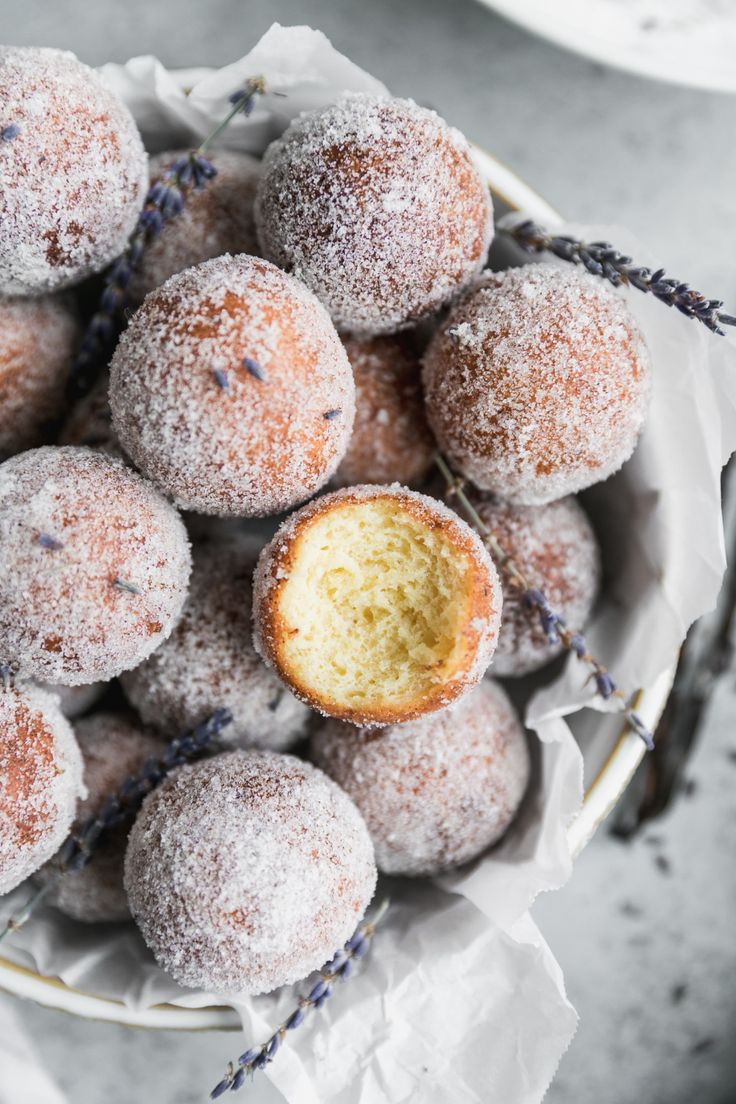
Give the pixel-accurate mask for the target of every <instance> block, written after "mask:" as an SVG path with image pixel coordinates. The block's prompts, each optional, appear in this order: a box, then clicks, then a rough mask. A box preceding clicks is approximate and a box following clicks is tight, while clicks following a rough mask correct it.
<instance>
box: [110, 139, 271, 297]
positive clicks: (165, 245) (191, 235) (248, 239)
mask: <svg viewBox="0 0 736 1104" xmlns="http://www.w3.org/2000/svg"><path fill="white" fill-rule="evenodd" d="M188 153H189V151H188V150H172V151H169V152H168V153H159V154H158V155H157V156H156V157H152V158H151V162H150V170H151V180H152V181H153V180H157V179H158V178H159V177H160V176H161V173H162V172H163V171H164V170H165V169H167V168H168V167H169V166H170V165H171V164H173V162H175V161H177V160H179V159H180V158H182V157H187V156H188ZM208 156H209V160H210V161H211V162H212V164H213V165H214V166H215V168H216V169H217V176H215V177H214V178H213V179H212V180H210V181H208V183H207V184H206V185H205V187H204V188H202V189H201V190H200V191H194V190H191V191H189V192H188V193H187V198H186V203H185V205H184V210H183V211H182V212H181V214H180V215H178V216H177V217H176V218H175V219H172V220H171V222H169V223H168V224H167V226H166V229H165V232H164V233H163V234H160V235H159V237H158V238H156V240H155V241H153V242H152V243H151V244H150V245H149V246H147V247H146V251H145V253H144V254H143V259H142V262H141V264H140V266H139V267H138V269H137V270H136V271H135V272H134V273H133V278H132V280H131V281H130V285H129V287H128V294H129V297H130V301H131V302H132V303H141V302H142V301H143V299H144V297H145V296H146V295H147V294H148V292H149V291H152V290H153V288H157V287H159V286H160V285H161V284H163V283H165V281H166V280H168V278H169V276H173V275H174V274H175V273H177V272H182V271H183V270H184V269H185V268H191V267H192V265H197V264H200V263H201V262H202V261H206V260H209V259H210V257H219V256H221V254H223V253H257V252H258V239H257V238H256V229H255V223H254V218H253V201H254V200H255V194H256V184H257V183H258V174H259V172H260V162H259V161H256V159H255V158H254V157H249V156H248V154H246V153H236V152H235V151H233V150H215V151H214V152H213V153H212V154H211V155H208Z"/></svg>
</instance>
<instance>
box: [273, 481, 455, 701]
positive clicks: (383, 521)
mask: <svg viewBox="0 0 736 1104" xmlns="http://www.w3.org/2000/svg"><path fill="white" fill-rule="evenodd" d="M295 552H296V554H295V556H294V560H293V563H292V565H291V567H290V569H289V577H288V580H287V581H286V582H285V584H284V586H283V588H282V590H281V596H280V601H279V614H280V619H281V624H282V628H283V633H284V635H283V650H282V655H283V658H284V660H285V662H286V663H287V664H288V666H289V669H290V671H291V673H292V676H293V677H294V678H295V681H296V682H297V683H298V684H300V685H301V688H302V689H303V690H305V691H307V692H309V693H310V694H312V695H316V696H317V697H318V698H319V699H320V700H322V701H324V702H325V703H328V702H332V703H333V704H334V705H337V706H339V707H341V708H344V709H366V708H371V707H372V706H379V707H392V706H393V707H398V706H401V705H402V704H406V703H416V704H420V703H421V702H422V700H424V699H426V698H427V697H429V696H431V695H436V693H437V688H438V686H441V685H443V684H445V683H446V682H447V681H448V680H449V679H451V678H452V677H453V675H454V674H455V673H456V672H457V671H458V669H459V668H461V666H463V661H464V659H465V649H464V647H463V640H464V635H463V628H464V627H465V626H466V625H467V620H468V616H469V613H468V610H469V608H470V605H471V600H472V585H473V584H472V580H473V575H472V564H471V561H470V557H469V555H468V553H467V552H465V551H464V550H463V549H462V548H460V547H458V545H457V544H456V543H454V541H453V540H452V537H451V536H449V535H448V534H447V533H446V532H445V531H443V530H442V529H441V528H440V527H431V526H430V525H428V524H427V523H426V522H424V521H422V520H421V519H420V518H418V517H415V516H413V515H412V514H410V513H408V512H407V511H406V510H405V509H403V508H402V507H400V506H397V504H396V502H391V501H382V500H380V499H379V500H376V501H372V502H362V503H355V504H350V505H343V506H341V507H340V508H339V509H336V510H331V511H329V512H327V513H325V514H322V515H319V516H317V517H316V518H315V519H314V520H313V521H312V522H311V523H310V524H309V525H308V526H307V527H306V528H305V530H304V531H303V533H301V534H300V536H299V539H298V542H297V549H296V550H295Z"/></svg>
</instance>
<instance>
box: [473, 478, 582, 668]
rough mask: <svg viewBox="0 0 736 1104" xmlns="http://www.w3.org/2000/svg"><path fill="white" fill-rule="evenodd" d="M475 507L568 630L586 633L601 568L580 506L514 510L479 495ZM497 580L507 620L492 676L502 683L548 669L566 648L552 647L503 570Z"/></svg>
mask: <svg viewBox="0 0 736 1104" xmlns="http://www.w3.org/2000/svg"><path fill="white" fill-rule="evenodd" d="M473 504H474V506H475V508H476V510H477V511H478V513H479V515H480V517H481V519H482V521H483V522H484V523H485V524H486V525H487V526H488V528H489V529H490V530H492V532H493V533H494V534H495V536H496V537H497V539H498V541H499V543H500V544H501V547H502V548H503V550H504V552H505V553H506V554H507V555H508V556H510V557H511V560H512V561H513V563H514V564H515V565H516V567H517V568H519V570H520V571H521V572H522V574H523V575H524V576H525V577H526V579H527V580H528V582H529V585H530V586H533V587H538V588H539V589H540V590H542V591H543V592H544V595H545V597H546V599H547V601H548V602H549V604H550V606H551V607H552V609H553V610H555V612H556V613H559V614H560V616H562V617H563V618H564V621H565V624H566V625H567V626H568V627H569V628H570V629H573V630H577V629H584V628H585V625H586V622H587V620H588V617H589V616H590V612H591V609H592V608H593V603H594V602H595V598H596V595H597V593H598V587H599V584H600V576H601V564H600V553H599V550H598V542H597V540H596V536H595V533H594V531H593V527H592V525H591V524H590V522H589V520H588V518H587V515H586V513H585V511H584V510H583V508H582V506H580V504H579V503H578V502H577V500H576V499H575V498H572V497H568V498H562V499H559V501H557V502H548V503H546V504H545V505H543V506H514V505H512V504H511V503H508V502H502V501H500V500H499V499H496V498H493V497H492V496H490V495H481V494H475V495H474V496H473ZM499 574H500V575H501V579H502V581H503V615H502V617H501V630H500V632H499V634H498V644H497V646H496V652H495V655H494V657H493V673H494V675H498V676H499V677H501V678H504V677H511V676H517V675H527V674H530V673H531V672H532V671H538V670H539V669H540V668H541V667H544V666H545V665H546V664H547V663H550V662H551V661H552V660H553V659H554V658H555V656H557V655H559V654H560V652H561V651H562V650H563V647H564V646H563V644H562V643H561V642H560V643H559V644H550V642H549V640H548V639H547V637H546V635H545V633H544V630H543V629H542V626H541V624H540V621H539V618H538V617H537V616H535V614H534V612H533V611H532V610H530V609H529V606H528V604H527V602H526V601H525V599H524V596H523V594H522V593H521V592H520V590H519V588H518V586H515V585H514V582H513V580H512V579H511V577H510V575H509V573H508V571H507V569H506V568H505V567H504V566H503V565H499Z"/></svg>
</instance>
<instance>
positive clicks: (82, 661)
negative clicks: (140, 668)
mask: <svg viewBox="0 0 736 1104" xmlns="http://www.w3.org/2000/svg"><path fill="white" fill-rule="evenodd" d="M0 563H2V566H3V570H2V572H0V662H2V663H6V664H8V665H9V666H10V667H11V669H12V670H13V671H14V672H15V673H16V674H17V675H18V676H19V677H21V678H33V679H38V680H39V681H42V682H61V683H64V684H65V685H69V686H74V685H77V684H79V683H89V682H95V681H97V680H104V679H110V678H113V677H114V676H115V675H119V674H120V673H121V672H122V671H126V670H128V668H130V667H135V666H136V665H137V664H138V663H141V662H142V661H143V660H144V659H145V658H146V656H148V655H150V653H151V652H152V651H153V650H154V648H157V647H158V645H159V644H160V643H161V642H162V641H163V640H165V639H166V637H167V636H168V635H169V633H170V632H171V630H172V628H173V626H174V623H175V621H176V619H177V617H178V616H179V613H180V612H181V608H182V606H183V604H184V599H185V598H186V593H187V582H188V579H189V571H190V566H191V557H190V552H189V541H188V538H187V535H186V530H185V528H184V525H183V523H182V521H181V519H180V517H179V515H178V514H177V512H176V510H175V509H174V508H173V506H171V505H170V504H169V503H168V502H167V501H166V499H164V498H163V496H162V495H160V494H159V493H158V491H157V490H156V489H155V488H154V487H152V486H151V484H150V483H147V482H146V480H145V479H142V478H141V476H139V475H138V474H137V473H135V472H133V471H131V470H130V469H129V468H126V467H125V466H124V465H123V464H122V463H121V462H120V461H119V460H114V459H113V458H112V457H109V456H105V455H103V454H102V453H97V452H93V451H92V450H91V449H85V448H67V447H65V448H40V449H34V450H32V451H30V452H24V453H21V454H20V455H19V456H14V457H13V458H12V459H10V460H6V462H5V463H4V464H2V465H0Z"/></svg>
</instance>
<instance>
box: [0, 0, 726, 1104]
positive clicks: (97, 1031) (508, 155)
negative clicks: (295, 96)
mask: <svg viewBox="0 0 736 1104" xmlns="http://www.w3.org/2000/svg"><path fill="white" fill-rule="evenodd" d="M275 19H277V20H279V21H280V22H282V23H309V24H311V25H312V26H316V27H319V28H321V29H322V30H324V31H325V32H326V33H327V34H328V35H329V37H331V38H332V40H333V42H334V43H335V45H336V46H337V47H338V48H339V49H342V50H344V51H345V52H346V53H348V54H349V55H350V57H351V58H353V60H354V61H356V62H357V63H359V64H361V65H363V66H365V67H366V68H367V69H368V70H370V71H371V72H372V73H374V74H375V75H376V76H378V77H380V78H381V79H383V80H384V81H385V82H386V84H387V85H388V86H389V88H391V90H392V91H394V92H396V93H399V94H403V95H410V96H412V97H413V98H414V99H416V100H418V101H420V102H423V103H427V104H430V105H432V106H433V107H436V108H437V109H438V110H439V111H440V112H441V113H442V114H443V115H444V116H445V117H446V118H447V119H448V120H450V121H451V122H453V123H455V124H456V125H457V126H459V127H460V128H461V129H462V130H464V131H465V133H466V134H467V135H468V137H470V138H471V139H473V140H474V141H476V142H477V143H479V144H480V145H481V146H483V147H485V148H486V149H487V150H489V151H491V152H492V153H493V154H494V155H495V156H496V157H498V158H499V159H500V160H501V161H504V162H505V163H506V164H508V165H509V166H510V167H511V168H512V169H514V170H515V171H516V172H517V173H518V174H520V175H521V176H522V177H523V178H525V179H526V180H527V182H528V183H529V184H531V185H532V186H533V187H534V188H536V189H537V190H538V191H539V192H541V193H542V194H543V195H544V196H545V197H546V198H547V199H548V200H549V201H550V202H551V203H552V204H554V205H555V206H556V207H558V208H559V209H560V210H561V211H562V212H563V214H565V215H566V216H568V217H569V218H570V219H573V220H574V219H579V220H581V221H588V222H596V223H618V224H621V225H624V226H628V227H630V229H631V230H633V231H634V232H635V233H636V234H637V235H638V236H639V237H640V238H642V239H643V240H644V241H645V242H647V243H648V244H649V246H650V248H651V252H652V254H653V255H654V256H655V257H656V258H657V259H658V260H659V261H660V263H661V264H662V265H664V266H666V267H667V268H668V269H669V270H670V272H671V273H672V274H673V275H677V276H678V277H680V278H682V279H687V280H688V281H689V282H690V283H692V284H693V285H694V286H696V287H698V288H699V289H700V290H702V291H703V292H705V293H706V294H708V295H711V296H714V297H715V296H718V297H720V298H723V299H725V300H726V301H727V304H728V305H729V306H730V307H731V308H734V307H736V265H734V261H733V257H734V253H735V252H736V250H735V249H734V246H735V244H736V220H735V219H734V196H736V144H735V143H734V142H733V140H732V135H733V122H734V114H735V113H736V100H734V99H731V98H729V97H726V96H719V95H712V94H706V93H701V92H695V91H689V90H687V89H684V88H679V87H670V86H667V85H662V84H656V83H651V82H648V81H645V80H640V79H637V78H635V77H631V76H628V75H625V74H622V73H618V72H615V71H612V70H607V69H604V68H602V67H601V66H599V65H595V64H592V63H589V62H586V61H584V60H582V59H580V58H578V57H575V56H573V55H570V54H567V53H564V52H562V51H560V50H558V49H556V48H554V47H552V46H549V45H547V44H546V43H543V42H541V41H539V40H537V39H535V38H533V37H531V36H529V35H526V34H525V33H523V32H521V31H519V30H517V29H516V28H514V27H512V26H510V25H509V24H507V23H505V22H503V21H502V20H500V19H498V18H496V17H495V16H494V15H492V14H491V13H489V12H488V11H487V10H486V9H485V8H483V7H481V6H480V5H479V4H477V3H475V2H474V0H404V2H403V3H396V0H249V2H248V3H244V2H243V0H127V2H126V3H125V4H121V3H113V2H112V0H99V2H98V3H96V4H90V3H88V2H87V0H65V3H63V4H50V3H48V0H24V2H23V3H22V4H21V3H18V2H17V0H0V28H1V29H0V39H2V41H3V42H5V43H13V44H23V45H48V46H57V47H66V48H68V49H71V50H74V51H75V52H76V53H77V54H78V55H79V56H80V57H81V58H82V60H84V61H86V62H89V63H91V64H100V63H102V62H104V61H107V60H115V61H124V60H125V59H126V58H127V57H129V56H131V55H134V54H141V53H153V54H157V55H158V56H159V57H160V58H161V59H162V61H163V62H164V63H165V64H167V65H191V64H213V65H221V64H223V63H225V62H226V61H230V60H232V59H233V58H234V57H236V56H239V55H241V54H242V53H244V52H245V51H246V49H247V48H248V47H249V46H250V45H251V44H252V43H253V42H254V41H255V40H256V39H257V38H258V36H259V35H260V34H261V33H262V32H263V31H264V30H265V29H266V28H267V27H268V26H269V25H270V23H271V22H272V21H273V20H275ZM688 777H689V778H691V779H692V780H694V783H695V785H694V786H691V787H689V789H690V790H691V791H692V792H691V796H689V797H683V798H681V799H680V800H679V802H678V803H677V804H676V805H675V807H674V808H673V809H672V810H671V811H670V812H669V813H668V814H667V815H666V816H665V817H664V818H662V819H661V820H659V821H657V822H655V823H653V824H652V825H651V827H649V828H648V829H645V830H644V831H643V832H642V833H641V834H640V836H639V837H638V838H637V840H636V841H635V842H634V843H631V844H623V843H621V842H618V841H616V840H614V839H612V838H611V837H610V836H608V835H607V834H606V833H605V832H601V833H599V835H598V836H597V837H596V839H595V840H594V841H593V843H592V844H591V845H590V846H589V847H588V849H587V850H586V851H585V852H584V854H583V855H582V857H581V858H580V860H579V861H578V863H577V866H576V869H575V872H574V874H573V877H572V880H571V881H570V883H569V884H568V886H567V887H566V888H565V889H563V890H562V891H561V892H559V893H554V894H548V895H546V896H545V897H544V898H542V899H541V900H540V901H539V902H538V903H537V905H536V906H535V918H536V920H537V922H538V923H539V925H540V927H541V928H542V931H543V932H544V933H545V936H546V938H547V940H548V942H549V944H550V946H551V947H552V950H553V951H554V953H555V954H556V956H557V958H558V959H559V961H560V964H561V965H562V968H563V970H564V972H565V977H566V981H567V987H568V991H569V994H570V997H571V999H572V1001H573V1003H574V1004H575V1005H576V1007H577V1009H578V1012H579V1013H580V1018H581V1024H580V1028H579V1030H578V1034H577V1036H576V1038H575V1040H574V1041H573V1044H572V1046H571V1048H570V1050H569V1052H568V1054H567V1055H566V1056H565V1058H564V1059H563V1061H562V1064H561V1066H560V1070H559V1073H558V1076H557V1079H556V1081H555V1083H554V1084H553V1086H552V1088H551V1089H550V1091H549V1094H548V1096H547V1100H548V1101H549V1102H550V1104H563V1102H564V1104H590V1102H591V1101H595V1104H665V1102H666V1104H691V1102H693V1101H695V1100H697V1101H698V1104H730V1102H732V1101H733V1100H735V1099H736V1048H734V1047H733V1044H732V1039H733V1035H734V1028H736V987H735V986H734V984H733V978H734V976H735V974H736V939H735V938H734V935H733V932H734V929H735V925H734V914H735V912H736V864H735V863H734V861H733V856H734V853H736V693H734V677H733V674H732V673H730V674H726V675H724V676H723V677H722V678H721V681H720V683H719V685H718V687H717V690H716V692H715V694H714V695H713V700H712V702H711V704H710V708H709V712H708V714H707V716H706V721H705V724H704V727H703V731H702V733H701V737H700V741H699V745H698V748H697V750H696V753H695V755H694V757H693V759H692V761H691V763H690V764H689V767H688ZM7 1005H12V1007H13V1009H14V1011H15V1012H16V1013H17V1014H18V1015H19V1017H20V1019H21V1021H22V1023H23V1024H24V1025H25V1027H26V1028H27V1030H28V1032H29V1034H30V1035H31V1036H32V1039H33V1044H34V1046H35V1048H36V1050H37V1054H38V1057H39V1061H41V1062H43V1064H44V1066H45V1068H46V1069H47V1071H48V1072H49V1074H50V1075H51V1076H52V1077H53V1079H54V1080H55V1081H56V1083H57V1084H58V1085H59V1087H60V1088H61V1089H62V1090H64V1091H65V1092H66V1093H67V1094H68V1098H69V1101H70V1102H71V1104H100V1102H102V1101H105V1104H144V1102H148V1101H151V1102H154V1101H155V1102H156V1104H174V1102H176V1104H189V1102H192V1104H193V1102H195V1101H196V1102H200V1101H202V1100H203V1099H204V1098H205V1097H206V1090H207V1088H208V1087H209V1086H210V1084H211V1083H212V1080H213V1075H216V1074H217V1073H218V1071H219V1070H220V1069H221V1068H222V1066H223V1063H224V1062H225V1061H226V1060H227V1059H228V1058H229V1057H230V1055H231V1051H232V1044H233V1041H234V1038H235V1037H234V1036H229V1035H225V1034H220V1033H211V1034H200V1035H188V1034H183V1035H178V1034H176V1033H166V1032H163V1033H161V1032H159V1033H149V1032H142V1031H135V1030H129V1029H126V1028H121V1027H116V1026H114V1025H108V1024H100V1023H89V1022H86V1021H82V1020H77V1019H74V1018H72V1017H70V1016H66V1015H64V1014H62V1013H56V1012H51V1011H48V1010H46V1009H42V1008H39V1007H36V1006H34V1005H31V1004H28V1003H25V1002H21V1001H19V1000H11V999H8V1000H7ZM2 1076H3V1075H2V1070H0V1101H2V1104H5V1098H4V1097H3V1092H2ZM254 1088H255V1086H253V1087H252V1088H251V1089H250V1090H248V1099H249V1100H251V1101H253V1100H257V1101H258V1104H267V1102H268V1101H269V1099H273V1093H272V1092H271V1091H270V1090H269V1086H268V1084H267V1083H266V1082H265V1081H262V1082H260V1083H259V1085H258V1088H257V1089H256V1091H255V1092H254V1091H253V1090H254ZM12 1104H22V1101H21V1099H20V1098H17V1097H14V1098H13V1102H12ZM423 1104H431V1101H427V1102H423ZM483 1104H508V1102H506V1101H503V1102H501V1101H498V1102H495V1101H487V1102H485V1101H484V1102H483Z"/></svg>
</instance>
